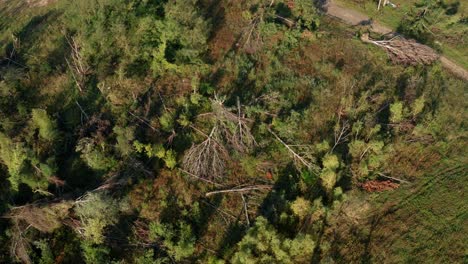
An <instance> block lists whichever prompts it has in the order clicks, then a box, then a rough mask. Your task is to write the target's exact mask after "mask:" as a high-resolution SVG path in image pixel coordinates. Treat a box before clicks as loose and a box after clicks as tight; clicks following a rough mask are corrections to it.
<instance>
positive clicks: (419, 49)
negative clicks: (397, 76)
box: [361, 34, 439, 65]
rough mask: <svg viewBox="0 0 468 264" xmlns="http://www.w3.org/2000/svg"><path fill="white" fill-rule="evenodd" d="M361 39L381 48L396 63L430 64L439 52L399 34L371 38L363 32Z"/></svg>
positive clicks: (437, 56)
mask: <svg viewBox="0 0 468 264" xmlns="http://www.w3.org/2000/svg"><path fill="white" fill-rule="evenodd" d="M361 40H362V41H364V42H366V43H371V44H374V45H377V46H379V47H381V48H383V49H384V50H385V51H386V52H387V54H388V55H389V57H390V59H391V60H392V61H393V62H394V63H397V64H404V65H418V64H423V65H430V64H432V63H434V62H435V61H436V60H438V59H439V54H437V53H436V52H435V51H434V50H433V49H431V48H430V47H428V46H426V45H422V44H420V43H417V42H416V41H415V40H411V39H405V38H403V37H400V36H397V37H394V38H392V39H390V40H373V39H371V38H369V34H363V35H362V37H361Z"/></svg>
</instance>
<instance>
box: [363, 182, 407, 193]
mask: <svg viewBox="0 0 468 264" xmlns="http://www.w3.org/2000/svg"><path fill="white" fill-rule="evenodd" d="M399 186H400V185H399V184H398V183H394V182H392V181H377V180H372V181H367V182H364V183H362V184H361V188H362V189H364V190H366V191H367V192H383V191H389V190H393V189H396V188H398V187H399Z"/></svg>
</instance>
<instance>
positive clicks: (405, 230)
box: [371, 161, 468, 263]
mask: <svg viewBox="0 0 468 264" xmlns="http://www.w3.org/2000/svg"><path fill="white" fill-rule="evenodd" d="M467 169H468V166H467V165H466V163H465V162H463V161H459V162H450V163H447V164H444V165H443V166H441V168H440V169H438V170H437V171H436V172H434V174H433V175H431V176H429V177H427V178H426V180H425V181H422V182H421V183H419V184H418V185H417V186H408V187H403V188H400V189H399V190H398V191H396V192H392V193H389V194H388V195H383V196H382V197H380V199H381V200H380V202H382V206H383V205H384V204H395V206H394V207H392V208H391V209H390V213H388V214H384V215H383V216H382V217H381V218H377V220H376V224H375V226H374V229H373V233H372V237H371V248H372V255H373V259H374V260H375V261H378V260H381V261H384V262H385V263H415V261H421V260H426V262H425V263H454V262H453V261H454V260H457V262H456V263H462V262H463V261H466V260H467V258H466V257H467V256H466V245H467V244H468V238H467V236H466V234H467V233H468V225H467V221H468V205H467V203H466V201H467V199H466V193H467V191H468V179H467V177H466V172H467ZM458 261H459V262H458Z"/></svg>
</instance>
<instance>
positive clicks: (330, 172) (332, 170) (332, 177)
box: [320, 154, 340, 195]
mask: <svg viewBox="0 0 468 264" xmlns="http://www.w3.org/2000/svg"><path fill="white" fill-rule="evenodd" d="M322 164H323V169H322V172H321V173H320V180H321V181H320V182H321V184H322V187H323V189H324V190H325V191H326V192H327V193H328V194H329V195H330V194H331V193H332V191H333V188H334V187H335V184H336V182H337V180H338V174H337V169H338V168H339V167H340V162H339V160H338V157H337V156H336V155H331V154H327V155H325V157H324V158H323V160H322Z"/></svg>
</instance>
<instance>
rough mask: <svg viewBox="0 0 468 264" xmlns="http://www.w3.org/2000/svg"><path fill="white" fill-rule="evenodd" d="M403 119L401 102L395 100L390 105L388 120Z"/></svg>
mask: <svg viewBox="0 0 468 264" xmlns="http://www.w3.org/2000/svg"><path fill="white" fill-rule="evenodd" d="M402 120H403V103H402V102H396V103H393V104H391V105H390V122H392V123H398V122H401V121H402Z"/></svg>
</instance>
